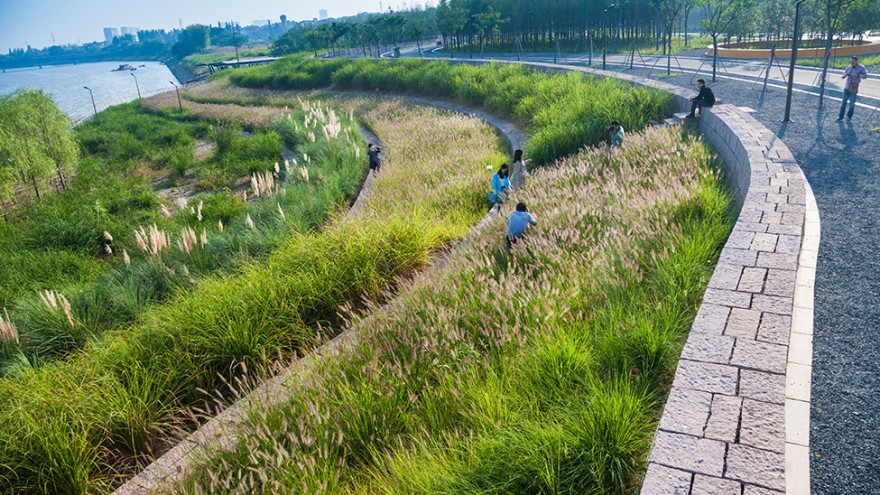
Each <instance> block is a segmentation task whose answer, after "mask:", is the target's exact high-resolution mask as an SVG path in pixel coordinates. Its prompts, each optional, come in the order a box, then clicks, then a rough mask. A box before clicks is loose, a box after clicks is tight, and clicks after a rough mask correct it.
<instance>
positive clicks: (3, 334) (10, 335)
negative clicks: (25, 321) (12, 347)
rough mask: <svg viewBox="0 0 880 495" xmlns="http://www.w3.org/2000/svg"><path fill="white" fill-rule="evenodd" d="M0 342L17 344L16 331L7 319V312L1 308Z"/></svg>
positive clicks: (13, 324) (12, 323)
mask: <svg viewBox="0 0 880 495" xmlns="http://www.w3.org/2000/svg"><path fill="white" fill-rule="evenodd" d="M0 342H12V343H14V344H18V343H19V336H18V329H17V328H15V323H14V322H13V321H12V319H11V318H10V317H9V312H7V311H6V308H3V316H0Z"/></svg>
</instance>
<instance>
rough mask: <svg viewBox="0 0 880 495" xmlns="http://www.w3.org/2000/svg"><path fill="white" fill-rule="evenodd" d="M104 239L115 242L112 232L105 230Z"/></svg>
mask: <svg viewBox="0 0 880 495" xmlns="http://www.w3.org/2000/svg"><path fill="white" fill-rule="evenodd" d="M104 240H105V241H107V242H113V236H112V235H110V232H107V231H106V230H105V231H104Z"/></svg>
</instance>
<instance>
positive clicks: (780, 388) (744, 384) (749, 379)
mask: <svg viewBox="0 0 880 495" xmlns="http://www.w3.org/2000/svg"><path fill="white" fill-rule="evenodd" d="M785 380H786V376H785V375H781V374H777V373H767V372H764V371H755V370H742V371H740V379H739V396H740V397H743V398H749V399H754V400H760V401H764V402H772V403H774V404H780V405H781V404H785Z"/></svg>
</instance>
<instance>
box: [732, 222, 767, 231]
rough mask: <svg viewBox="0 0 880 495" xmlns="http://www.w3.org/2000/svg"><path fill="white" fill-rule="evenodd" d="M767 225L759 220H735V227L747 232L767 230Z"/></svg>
mask: <svg viewBox="0 0 880 495" xmlns="http://www.w3.org/2000/svg"><path fill="white" fill-rule="evenodd" d="M769 227H770V226H769V225H767V224H766V223H760V222H745V221H737V224H736V228H737V229H739V230H745V231H748V232H767V230H768V229H769Z"/></svg>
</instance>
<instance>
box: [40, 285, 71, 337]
mask: <svg viewBox="0 0 880 495" xmlns="http://www.w3.org/2000/svg"><path fill="white" fill-rule="evenodd" d="M37 294H39V295H40V301H42V302H43V305H44V306H46V309H48V310H49V311H51V312H53V313H57V312H58V311H61V312H63V313H64V317H65V318H66V319H67V324H68V325H70V328H75V327H76V325H74V323H73V312H72V311H71V309H70V303H69V302H68V301H67V298H66V297H64V294H62V293H60V292H59V293H57V294H56V293H55V291H52V290H45V291H42V292H37Z"/></svg>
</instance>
